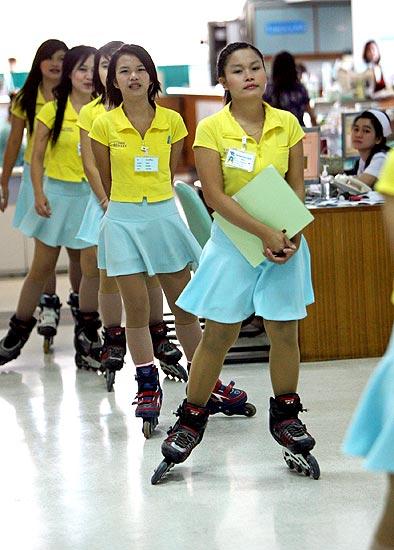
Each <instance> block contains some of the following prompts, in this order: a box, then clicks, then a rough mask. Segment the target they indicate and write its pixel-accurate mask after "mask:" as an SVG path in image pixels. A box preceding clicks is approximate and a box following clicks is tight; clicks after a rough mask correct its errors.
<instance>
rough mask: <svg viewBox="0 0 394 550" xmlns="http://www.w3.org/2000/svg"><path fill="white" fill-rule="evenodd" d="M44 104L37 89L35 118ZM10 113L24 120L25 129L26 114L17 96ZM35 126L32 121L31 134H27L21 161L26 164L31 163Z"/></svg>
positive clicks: (42, 97)
mask: <svg viewBox="0 0 394 550" xmlns="http://www.w3.org/2000/svg"><path fill="white" fill-rule="evenodd" d="M45 103H46V102H45V98H44V96H43V95H42V92H41V90H40V88H38V92H37V101H36V111H35V112H36V116H37V114H38V113H39V112H40V110H41V108H42V107H43V106H44V105H45ZM11 113H12V114H13V115H14V116H16V117H17V118H21V119H22V120H24V121H25V126H26V127H27V115H26V112H25V111H23V110H22V107H21V105H20V103H19V102H18V96H17V97H16V99H15V101H14V104H13V106H12V108H11ZM35 125H36V122H35V120H34V124H33V132H32V133H31V134H29V132H27V145H26V149H25V154H24V157H23V160H24V161H25V162H28V163H30V162H31V152H32V150H33V139H34V128H35Z"/></svg>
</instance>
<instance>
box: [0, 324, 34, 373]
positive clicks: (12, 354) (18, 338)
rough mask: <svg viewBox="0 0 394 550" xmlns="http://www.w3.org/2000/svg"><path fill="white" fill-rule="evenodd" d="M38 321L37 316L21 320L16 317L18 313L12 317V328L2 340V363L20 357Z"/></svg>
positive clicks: (0, 352)
mask: <svg viewBox="0 0 394 550" xmlns="http://www.w3.org/2000/svg"><path fill="white" fill-rule="evenodd" d="M36 322H37V319H36V318H35V317H32V318H31V319H29V321H21V320H20V319H17V318H16V315H13V316H12V317H11V319H10V328H9V329H8V332H7V334H6V335H5V336H4V338H2V339H1V340H0V365H5V364H6V363H8V362H9V361H12V360H13V359H16V358H17V357H18V355H19V354H20V352H21V349H22V348H23V346H24V345H25V344H26V342H27V340H28V339H29V336H30V333H31V331H32V330H33V328H34V325H35V324H36Z"/></svg>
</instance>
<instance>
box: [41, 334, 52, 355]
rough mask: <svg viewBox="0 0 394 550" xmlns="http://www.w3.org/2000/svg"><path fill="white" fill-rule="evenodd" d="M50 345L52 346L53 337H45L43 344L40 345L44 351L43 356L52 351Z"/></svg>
mask: <svg viewBox="0 0 394 550" xmlns="http://www.w3.org/2000/svg"><path fill="white" fill-rule="evenodd" d="M52 345H53V336H45V337H44V342H43V345H42V349H43V350H44V353H45V355H47V354H48V353H50V352H51V351H53V350H52Z"/></svg>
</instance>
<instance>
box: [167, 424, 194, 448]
mask: <svg viewBox="0 0 394 550" xmlns="http://www.w3.org/2000/svg"><path fill="white" fill-rule="evenodd" d="M179 428H180V429H179V431H176V432H173V433H170V436H169V439H170V442H171V443H174V444H175V445H177V446H178V447H181V448H182V449H188V448H189V447H190V446H191V445H193V444H194V442H195V439H196V434H197V432H194V431H193V430H191V429H190V428H189V427H186V426H182V425H180V426H179Z"/></svg>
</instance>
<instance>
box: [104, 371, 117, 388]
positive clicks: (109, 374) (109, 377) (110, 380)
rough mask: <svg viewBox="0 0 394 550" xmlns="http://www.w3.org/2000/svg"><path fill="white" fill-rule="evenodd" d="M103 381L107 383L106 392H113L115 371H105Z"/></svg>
mask: <svg viewBox="0 0 394 550" xmlns="http://www.w3.org/2000/svg"><path fill="white" fill-rule="evenodd" d="M105 379H106V381H107V391H109V392H111V391H114V384H115V371H114V370H110V369H106V371H105Z"/></svg>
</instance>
